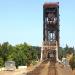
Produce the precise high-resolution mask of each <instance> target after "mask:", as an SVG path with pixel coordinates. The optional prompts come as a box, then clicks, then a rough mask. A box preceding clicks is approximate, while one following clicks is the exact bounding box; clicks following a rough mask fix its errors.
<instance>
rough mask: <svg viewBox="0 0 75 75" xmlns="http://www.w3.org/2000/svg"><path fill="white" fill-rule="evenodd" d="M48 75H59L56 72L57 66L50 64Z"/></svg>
mask: <svg viewBox="0 0 75 75" xmlns="http://www.w3.org/2000/svg"><path fill="white" fill-rule="evenodd" d="M48 75H58V74H57V70H56V66H55V63H54V62H52V63H50V64H49V67H48Z"/></svg>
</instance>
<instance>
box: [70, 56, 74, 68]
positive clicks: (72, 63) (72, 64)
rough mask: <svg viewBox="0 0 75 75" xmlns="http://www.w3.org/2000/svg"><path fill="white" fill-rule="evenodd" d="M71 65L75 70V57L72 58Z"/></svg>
mask: <svg viewBox="0 0 75 75" xmlns="http://www.w3.org/2000/svg"><path fill="white" fill-rule="evenodd" d="M69 63H70V65H71V68H72V69H74V68H75V55H74V56H73V57H72V59H71V60H70V62H69Z"/></svg>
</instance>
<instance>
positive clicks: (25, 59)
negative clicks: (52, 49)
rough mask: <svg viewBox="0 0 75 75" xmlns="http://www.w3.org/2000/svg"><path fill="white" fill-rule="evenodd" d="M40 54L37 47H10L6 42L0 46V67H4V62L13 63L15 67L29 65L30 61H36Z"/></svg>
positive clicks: (25, 45) (21, 45)
mask: <svg viewBox="0 0 75 75" xmlns="http://www.w3.org/2000/svg"><path fill="white" fill-rule="evenodd" d="M39 54H40V52H39V50H38V48H37V47H35V48H34V47H33V46H29V45H28V44H27V43H23V44H18V45H16V46H12V45H10V44H9V43H8V42H4V43H3V44H2V45H1V44H0V66H4V63H5V61H15V63H16V66H17V67H18V66H19V65H30V64H31V63H32V61H36V60H37V59H38V55H39Z"/></svg>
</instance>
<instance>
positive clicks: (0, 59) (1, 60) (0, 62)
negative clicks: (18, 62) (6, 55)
mask: <svg viewBox="0 0 75 75" xmlns="http://www.w3.org/2000/svg"><path fill="white" fill-rule="evenodd" d="M3 63H4V61H3V59H2V58H0V67H2V66H4V65H3Z"/></svg>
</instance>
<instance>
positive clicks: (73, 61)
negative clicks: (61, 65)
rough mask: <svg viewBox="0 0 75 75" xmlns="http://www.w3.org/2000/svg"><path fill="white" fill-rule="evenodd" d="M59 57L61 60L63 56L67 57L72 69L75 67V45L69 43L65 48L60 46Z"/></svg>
mask: <svg viewBox="0 0 75 75" xmlns="http://www.w3.org/2000/svg"><path fill="white" fill-rule="evenodd" d="M58 57H59V59H60V60H62V58H67V59H68V60H69V64H70V66H71V68H72V69H74V68H75V50H74V47H69V46H68V45H67V44H66V46H65V47H64V48H62V47H59V50H58Z"/></svg>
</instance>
